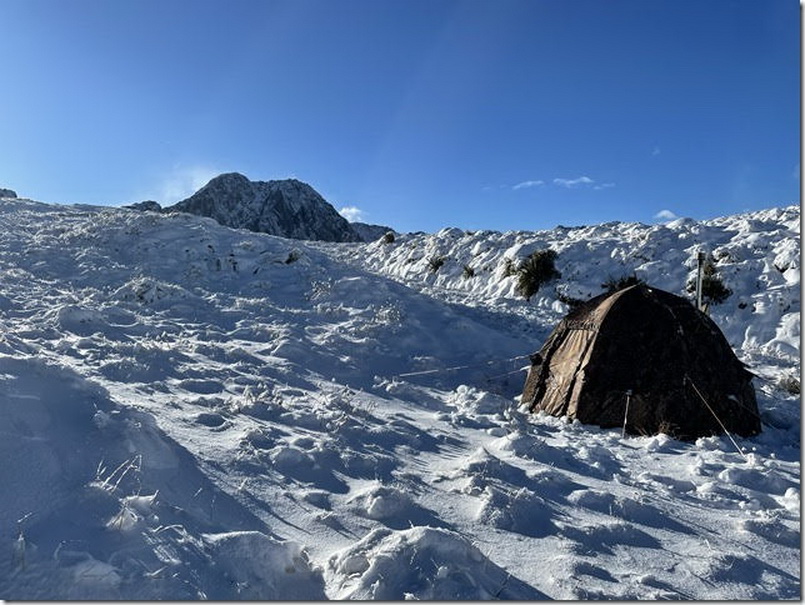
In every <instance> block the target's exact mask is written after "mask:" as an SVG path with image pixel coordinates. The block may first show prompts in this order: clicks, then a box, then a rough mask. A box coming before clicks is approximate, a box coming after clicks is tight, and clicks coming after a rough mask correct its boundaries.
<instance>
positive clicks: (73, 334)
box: [0, 199, 801, 600]
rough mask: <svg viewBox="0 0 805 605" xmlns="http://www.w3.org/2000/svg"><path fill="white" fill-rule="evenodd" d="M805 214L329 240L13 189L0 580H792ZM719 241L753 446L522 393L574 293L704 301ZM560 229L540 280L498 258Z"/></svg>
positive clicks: (669, 591) (727, 318)
mask: <svg viewBox="0 0 805 605" xmlns="http://www.w3.org/2000/svg"><path fill="white" fill-rule="evenodd" d="M799 225H800V215H799V209H798V208H797V207H789V208H781V209H771V210H767V211H761V212H754V213H750V214H745V215H739V216H733V217H725V218H721V219H716V220H711V221H703V222H695V221H691V220H688V219H678V220H676V221H673V222H670V223H666V224H664V225H654V226H647V225H640V224H624V223H608V224H604V225H595V226H587V227H578V228H566V227H558V228H556V229H553V230H550V231H541V232H508V233H496V232H489V231H479V232H474V233H470V232H463V231H460V230H458V229H445V230H442V231H441V232H439V233H437V234H431V235H423V234H418V235H417V234H409V235H402V236H398V237H397V238H396V240H395V241H394V242H393V243H383V242H382V241H378V242H374V243H370V244H324V243H320V242H315V243H314V242H301V241H294V240H287V239H282V238H277V237H273V236H267V235H261V234H256V233H251V232H247V231H239V230H233V229H228V228H224V227H221V226H219V225H217V224H216V223H215V222H214V221H212V220H210V219H203V218H198V217H192V216H189V215H184V214H175V215H158V214H154V213H140V212H136V211H129V210H123V209H111V208H97V207H89V206H56V205H48V204H41V203H37V202H32V201H29V200H18V199H4V200H0V230H1V231H0V233H2V235H1V236H0V329H1V330H2V331H1V332H0V432H2V436H3V438H2V439H1V440H0V456H1V459H2V465H0V485H1V486H2V487H3V489H2V491H0V598H3V599H117V598H123V599H171V600H179V599H200V598H209V599H217V600H227V599H251V600H258V599H325V598H334V599H346V598H356V599H387V600H388V599H391V600H399V599H405V598H426V599H456V598H458V599H487V598H513V599H545V598H552V599H587V598H611V599H638V598H639V599H661V598H687V599H778V598H788V599H797V598H799V597H800V594H801V588H800V556H801V555H800V491H799V490H800V408H799V403H800V402H799V395H798V394H792V393H791V392H790V391H791V386H790V385H791V384H792V381H793V379H796V380H799V377H800V359H799V356H800V351H799V340H800V334H799V322H800V273H801V271H800V266H799V258H800V243H799V242H800V240H799V238H800V227H799ZM700 245H701V246H705V247H706V248H707V250H708V251H709V252H712V253H713V256H714V258H715V259H716V261H717V267H718V270H719V275H720V276H721V277H722V278H723V279H724V282H725V284H726V285H727V286H728V287H729V288H731V289H732V290H733V294H732V296H731V297H730V298H729V299H727V301H726V302H725V303H724V304H722V305H719V306H716V307H714V308H713V310H712V316H713V318H714V320H715V321H716V323H717V324H718V325H719V326H720V327H721V328H722V330H723V331H724V333H725V335H726V336H727V338H728V340H729V341H730V343H731V344H732V346H733V347H734V348H735V350H736V352H737V353H738V355H739V357H740V358H741V359H742V360H743V361H745V362H746V363H747V364H748V365H749V366H750V368H751V369H752V370H753V371H754V372H755V373H756V374H757V376H758V378H757V379H756V380H755V386H756V390H757V394H758V403H759V407H760V409H761V415H762V418H763V432H762V433H761V434H760V435H758V436H757V437H754V438H750V439H741V438H737V442H738V444H739V446H740V447H741V448H742V449H743V453H739V452H737V451H736V450H735V448H734V446H733V444H732V443H731V442H730V440H729V439H728V438H727V437H726V436H724V437H710V438H705V439H699V440H697V441H696V442H693V443H684V442H679V441H675V440H673V439H670V438H668V437H667V436H665V435H656V436H648V437H626V438H623V437H621V434H620V431H618V430H603V429H600V428H597V427H590V426H583V425H580V424H578V423H567V422H566V421H565V420H563V419H558V418H553V417H547V416H542V415H528V414H525V413H524V412H523V411H521V410H518V409H517V402H518V399H519V397H518V396H519V392H520V390H521V388H522V383H523V380H524V372H523V371H522V369H523V367H524V366H525V365H526V363H527V360H526V359H524V356H527V355H528V354H529V353H531V352H533V351H535V350H537V349H538V348H539V346H540V345H541V343H542V341H543V340H544V338H545V337H546V336H547V335H548V333H549V332H550V330H551V329H552V328H553V326H554V325H555V324H556V323H557V322H558V321H559V319H560V318H561V317H562V316H563V315H564V313H565V312H566V311H567V309H568V307H567V306H566V305H565V304H564V303H563V302H560V300H559V294H562V295H564V296H570V297H574V298H587V297H590V296H593V295H596V294H598V293H600V292H601V284H602V283H603V282H604V281H605V280H606V279H608V278H611V277H612V278H618V277H620V276H623V275H627V274H631V273H635V274H636V275H637V276H638V277H641V278H643V279H645V280H646V281H647V282H648V283H649V284H651V285H653V286H657V287H660V288H663V289H666V290H669V291H671V292H674V293H677V294H684V288H685V283H686V281H687V280H688V279H689V278H690V277H691V276H692V275H693V274H694V272H695V266H694V265H695V260H694V258H695V252H696V250H697V246H700ZM548 247H550V248H553V249H554V250H556V251H557V253H558V257H557V268H558V269H559V270H560V271H561V273H562V278H561V279H560V280H557V281H556V282H551V283H549V284H546V285H544V286H543V288H542V289H541V290H540V292H539V293H538V294H537V295H536V296H535V297H534V298H533V299H532V300H531V301H529V302H526V301H525V300H523V299H522V298H520V297H518V296H517V294H516V292H515V278H514V277H505V276H504V274H503V271H504V267H505V263H506V260H505V259H507V258H508V259H512V260H513V261H515V262H517V261H518V260H520V259H523V258H525V256H527V255H528V254H529V253H530V252H531V251H533V250H538V249H542V248H548ZM437 256H438V257H443V258H444V260H445V262H444V264H443V265H442V266H441V267H440V268H439V270H438V271H436V272H433V271H432V270H431V269H430V267H429V265H428V259H430V258H433V257H437ZM465 266H466V267H471V268H472V269H473V271H472V273H474V274H473V275H468V273H470V272H468V271H466V270H465V269H464V267H465ZM457 367H458V368H460V369H452V368H457ZM433 370H440V371H439V372H432V371H433ZM415 372H430V373H420V374H411V373H415ZM403 375H405V376H403Z"/></svg>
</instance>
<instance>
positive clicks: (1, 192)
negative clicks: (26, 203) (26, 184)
mask: <svg viewBox="0 0 805 605" xmlns="http://www.w3.org/2000/svg"><path fill="white" fill-rule="evenodd" d="M0 197H8V198H16V197H17V192H16V191H13V190H11V189H2V188H0Z"/></svg>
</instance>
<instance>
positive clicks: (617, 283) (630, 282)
mask: <svg viewBox="0 0 805 605" xmlns="http://www.w3.org/2000/svg"><path fill="white" fill-rule="evenodd" d="M645 283H646V282H645V281H643V280H642V279H640V278H639V277H637V274H636V273H632V274H631V275H621V276H620V277H618V278H614V277H612V276H610V277H609V278H607V281H605V282H604V283H603V284H601V287H602V288H603V289H604V290H606V291H607V294H612V293H614V292H617V291H619V290H623V289H624V288H628V287H629V286H636V285H638V284H645Z"/></svg>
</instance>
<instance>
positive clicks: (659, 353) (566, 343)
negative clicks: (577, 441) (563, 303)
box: [522, 284, 760, 439]
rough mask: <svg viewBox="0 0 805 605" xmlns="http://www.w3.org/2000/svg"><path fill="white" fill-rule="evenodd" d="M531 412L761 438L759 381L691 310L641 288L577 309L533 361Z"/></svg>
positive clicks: (685, 433)
mask: <svg viewBox="0 0 805 605" xmlns="http://www.w3.org/2000/svg"><path fill="white" fill-rule="evenodd" d="M531 360H532V365H531V368H530V370H529V372H528V377H527V378H526V384H525V388H524V390H523V396H522V403H523V404H527V405H528V406H529V409H530V410H531V411H534V412H536V411H540V410H542V411H544V412H545V413H548V414H551V415H554V416H567V417H568V418H569V419H578V420H579V421H580V422H582V423H585V424H597V425H599V426H602V427H622V426H625V428H626V431H627V432H629V433H631V434H643V435H653V434H656V433H658V432H665V433H668V434H670V435H673V436H675V437H677V438H680V439H696V438H697V437H701V436H708V435H714V434H720V433H723V432H724V429H726V430H728V431H729V432H730V433H737V434H739V435H743V436H749V435H754V434H757V433H759V432H760V416H759V412H758V407H757V401H756V399H755V390H754V387H753V386H752V383H751V380H752V374H751V373H750V372H749V371H748V370H747V369H746V368H745V367H744V365H743V364H742V363H741V362H740V361H739V360H738V358H737V357H736V356H735V353H734V352H733V351H732V349H731V347H730V345H729V343H728V342H727V340H726V338H724V335H723V334H722V333H721V331H720V330H719V329H718V326H716V325H715V323H713V321H712V320H711V319H710V318H709V317H707V316H706V315H705V314H704V313H702V312H701V311H699V310H698V309H696V308H695V307H694V306H693V304H691V303H690V302H688V301H687V300H685V299H684V298H681V297H679V296H676V295H674V294H671V293H669V292H664V291H662V290H658V289H656V288H651V287H648V286H646V285H644V284H638V285H635V286H631V287H629V288H625V289H623V290H620V291H617V292H615V293H612V294H602V295H601V296H598V297H596V298H593V299H591V300H589V301H587V302H586V303H584V304H582V305H580V306H579V307H578V308H576V309H574V310H573V311H571V312H570V313H569V314H568V315H567V316H566V317H565V318H564V319H563V320H562V321H561V322H560V324H559V325H558V326H557V327H556V329H555V330H554V331H553V333H552V334H551V335H550V336H549V337H548V339H547V341H546V342H545V344H544V345H543V347H542V349H541V350H540V351H539V353H536V354H534V355H532V356H531Z"/></svg>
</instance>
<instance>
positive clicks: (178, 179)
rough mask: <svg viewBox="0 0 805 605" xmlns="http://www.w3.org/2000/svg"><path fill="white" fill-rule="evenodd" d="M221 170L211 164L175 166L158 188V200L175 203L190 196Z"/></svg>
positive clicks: (162, 202) (163, 202)
mask: <svg viewBox="0 0 805 605" xmlns="http://www.w3.org/2000/svg"><path fill="white" fill-rule="evenodd" d="M221 172H222V171H221V170H216V169H214V168H210V167H209V166H174V168H173V171H172V172H171V173H169V174H167V175H166V176H165V177H164V178H163V179H162V182H161V183H160V184H159V185H158V186H157V188H156V190H157V194H156V195H157V198H158V199H157V201H158V202H160V203H161V204H173V203H175V202H179V201H181V200H183V199H185V198H188V197H190V196H191V195H193V194H194V193H195V192H196V191H198V190H199V189H201V188H202V187H203V186H204V185H206V184H207V183H208V182H210V180H211V179H212V178H214V177H216V176H218V175H219V174H221Z"/></svg>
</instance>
